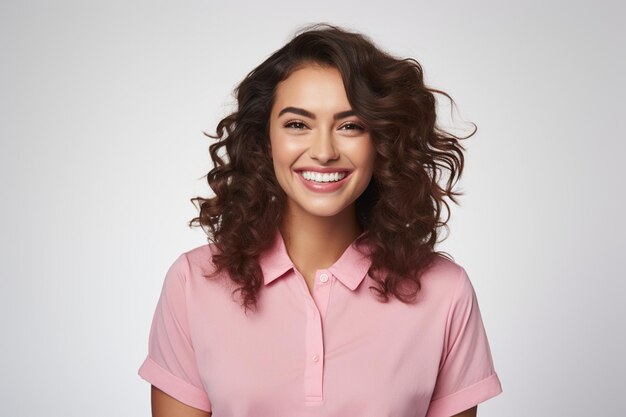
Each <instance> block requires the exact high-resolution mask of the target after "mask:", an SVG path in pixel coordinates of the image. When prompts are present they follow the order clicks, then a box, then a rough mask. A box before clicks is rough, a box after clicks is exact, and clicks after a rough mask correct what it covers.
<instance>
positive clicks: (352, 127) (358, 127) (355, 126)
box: [341, 123, 365, 130]
mask: <svg viewBox="0 0 626 417" xmlns="http://www.w3.org/2000/svg"><path fill="white" fill-rule="evenodd" d="M344 127H348V129H346V130H365V128H364V127H363V126H361V125H359V124H356V123H346V124H345V125H343V126H341V128H342V129H343V128H344Z"/></svg>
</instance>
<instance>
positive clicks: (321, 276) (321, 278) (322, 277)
mask: <svg viewBox="0 0 626 417" xmlns="http://www.w3.org/2000/svg"><path fill="white" fill-rule="evenodd" d="M320 281H322V282H326V281H328V274H322V275H320Z"/></svg>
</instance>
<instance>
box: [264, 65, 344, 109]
mask: <svg viewBox="0 0 626 417" xmlns="http://www.w3.org/2000/svg"><path fill="white" fill-rule="evenodd" d="M287 105H289V106H298V107H303V108H308V109H309V110H312V111H316V110H318V111H323V110H325V109H329V110H332V111H334V110H335V108H336V107H338V106H339V107H342V109H341V110H346V109H347V108H348V107H349V103H348V98H347V96H346V91H345V87H344V84H343V80H342V78H341V73H340V72H339V70H337V69H336V68H333V67H322V66H319V65H307V66H305V67H302V68H299V69H297V70H295V71H293V72H292V73H291V74H290V75H289V77H287V78H286V79H285V80H283V81H282V82H280V83H279V84H278V85H277V87H276V95H275V105H274V109H275V110H276V108H278V107H280V108H282V107H284V106H287ZM346 106H348V107H346ZM343 107H346V108H343Z"/></svg>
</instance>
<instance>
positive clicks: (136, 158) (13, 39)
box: [0, 0, 626, 417]
mask: <svg viewBox="0 0 626 417" xmlns="http://www.w3.org/2000/svg"><path fill="white" fill-rule="evenodd" d="M219 3H224V2H219ZM624 12H625V10H624V6H623V3H621V2H618V1H614V2H607V1H605V2H594V5H592V2H586V3H585V2H581V1H548V2H545V1H541V2H540V1H532V2H521V1H515V2H513V1H508V2H486V1H482V2H478V1H474V2H460V1H459V2H439V1H429V2H409V1H404V2H400V1H392V0H387V1H384V2H377V3H375V4H372V5H371V6H368V5H365V4H363V2H362V1H346V2H338V1H322V0H317V1H314V2H295V1H292V2H287V1H284V2H268V1H265V2H257V3H252V2H250V3H249V4H245V3H243V2H242V3H237V2H233V1H231V2H229V5H228V6H224V5H222V4H218V2H210V1H205V2H200V1H195V2H189V1H182V2H181V1H177V2H174V1H172V2H169V3H164V2H159V1H150V2H148V1H144V2H138V1H124V2H122V1H117V2H116V1H114V2H111V1H107V2H97V3H96V2H85V1H73V2H72V1H58V2H52V1H49V2H47V1H8V2H7V1H3V2H2V3H1V5H0V48H1V49H0V53H1V55H0V56H1V60H2V61H1V62H2V65H1V67H0V71H1V72H0V91H1V93H0V97H1V98H0V105H1V108H0V110H1V111H0V117H1V119H0V122H1V123H0V134H1V139H2V141H1V148H0V155H1V156H0V162H1V164H0V174H1V177H0V178H2V180H1V184H2V189H1V192H2V194H1V195H2V204H1V206H0V210H1V217H0V218H1V220H0V227H1V229H0V231H1V236H2V239H1V244H2V247H1V252H0V253H1V256H2V258H1V260H2V265H3V267H2V277H1V278H2V279H1V283H0V298H1V302H0V313H1V315H0V324H1V331H2V334H1V341H2V342H1V344H0V367H1V368H0V371H1V373H2V378H0V400H1V403H2V412H1V414H2V415H6V416H44V415H45V416H64V417H71V416H85V415H89V416H93V417H96V416H140V415H144V416H148V415H149V413H150V411H149V384H148V383H147V382H145V381H143V380H142V379H140V378H139V376H138V375H137V369H138V368H139V366H140V364H141V362H142V361H143V359H144V357H145V354H146V352H147V340H148V331H149V325H150V321H151V319H152V314H153V311H154V308H155V306H156V301H157V298H158V295H159V293H160V290H161V285H162V281H163V278H164V276H165V272H166V270H167V268H168V267H169V266H170V265H171V263H172V262H173V261H174V260H175V259H176V257H177V256H178V255H179V254H180V253H182V252H184V251H187V250H189V249H191V248H193V247H196V246H199V245H202V244H204V243H206V238H205V235H204V233H203V232H202V230H201V229H199V228H194V229H191V228H189V227H187V222H188V221H189V220H190V219H191V218H192V217H193V216H195V215H196V213H197V212H196V210H195V208H194V206H193V205H192V203H191V202H190V201H189V199H190V198H192V197H194V196H196V195H202V196H205V197H206V196H208V195H209V190H208V186H207V185H206V184H205V182H204V179H203V178H202V177H203V175H205V174H206V172H207V171H208V170H209V168H210V158H209V156H208V145H209V139H208V138H206V137H205V136H204V135H202V131H203V130H204V131H207V132H209V133H214V130H213V129H214V127H215V125H216V123H217V121H218V120H219V119H220V118H221V117H223V116H225V115H226V114H227V113H228V111H230V110H232V109H233V107H232V105H233V103H234V99H233V97H232V95H231V92H232V89H233V88H234V87H235V85H236V84H237V83H238V82H239V81H240V80H241V79H242V78H243V77H244V76H245V75H246V74H247V73H248V72H249V71H250V70H252V69H253V68H254V67H255V66H256V65H258V64H260V63H261V62H262V61H263V60H264V59H265V58H267V57H268V56H269V55H270V54H271V53H272V52H274V51H275V50H276V49H278V48H279V47H281V46H282V45H283V44H284V43H286V42H287V41H288V40H289V39H290V38H291V36H292V34H293V33H294V32H295V30H297V29H298V28H299V27H301V26H303V25H305V24H308V23H313V22H318V21H326V22H329V23H334V24H337V25H342V26H344V27H346V28H348V29H353V30H357V31H362V32H364V33H365V34H367V35H368V36H370V37H371V38H372V39H373V40H374V41H375V42H376V43H377V44H378V45H379V46H380V47H382V48H384V49H386V50H388V51H389V52H391V53H394V54H396V55H399V56H403V57H409V56H410V57H414V58H416V59H417V60H418V61H419V62H420V63H421V64H422V65H423V67H424V70H425V73H426V81H427V82H428V83H429V85H430V86H432V87H435V88H440V89H443V90H444V91H446V92H448V93H450V94H451V95H452V97H453V98H454V99H455V101H456V102H457V104H458V109H459V112H460V117H461V118H462V119H463V120H468V121H473V122H475V123H476V124H477V125H478V128H479V130H478V133H477V134H476V135H475V136H474V137H472V138H471V139H469V140H468V141H466V142H465V143H466V146H467V149H468V151H467V154H466V157H467V165H466V171H465V172H464V176H463V179H462V181H461V182H460V183H459V189H461V190H462V191H464V192H465V195H464V196H462V197H461V205H460V206H455V205H451V207H452V220H451V222H450V235H449V237H448V239H447V240H445V241H444V242H443V243H442V244H441V245H440V246H439V247H438V249H440V250H445V251H447V252H448V253H450V254H451V255H452V256H454V258H455V260H456V261H457V262H458V263H459V264H461V265H463V266H464V267H465V268H466V269H467V271H468V273H469V275H470V278H471V279H472V282H473V284H474V287H475V289H476V292H477V294H478V298H479V302H480V305H481V311H482V314H483V318H484V323H485V326H486V329H487V333H488V336H489V340H490V343H491V349H492V353H493V358H494V363H495V365H496V370H497V372H498V374H499V376H500V379H501V382H502V386H503V390H504V392H503V393H502V394H501V395H499V396H497V397H495V398H493V399H491V400H488V401H487V402H485V403H483V404H481V405H480V406H479V415H480V416H481V417H489V416H493V417H495V416H507V417H518V416H519V417H528V416H534V417H540V416H592V415H593V416H609V415H621V414H624V413H626V406H625V405H624V403H623V402H620V400H619V398H620V397H621V394H623V393H624V380H623V376H624V375H625V374H626V365H625V359H624V352H625V351H626V342H625V339H626V337H625V328H626V325H625V323H624V319H623V317H625V316H626V314H625V313H626V312H625V311H624V307H623V305H621V306H620V305H619V303H620V302H623V300H624V299H625V297H624V294H625V292H626V285H625V284H624V279H625V278H626V276H625V274H624V271H623V268H622V267H621V266H620V265H621V264H620V262H621V261H622V259H623V258H624V255H623V253H622V252H623V250H624V248H625V247H626V245H625V243H626V242H625V239H624V235H625V227H624V226H625V222H624V217H623V216H622V212H623V209H624V204H623V203H624V199H623V192H624V183H623V176H624V173H623V157H624V153H625V151H626V147H625V145H624V143H625V138H624V129H623V126H624V125H623V123H624V110H625V109H624V93H625V91H624V90H625V88H624V87H625V83H624V81H623V76H624V72H625V71H624V70H625V69H626V68H625V62H624V61H625V60H624V44H623V39H625V38H626V33H625V30H624V25H623V17H624V15H625V13H624Z"/></svg>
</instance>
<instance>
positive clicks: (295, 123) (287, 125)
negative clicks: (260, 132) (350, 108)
mask: <svg viewBox="0 0 626 417" xmlns="http://www.w3.org/2000/svg"><path fill="white" fill-rule="evenodd" d="M292 125H303V126H306V124H305V123H304V122H301V121H299V120H292V121H290V122H287V123H285V127H288V128H292V129H296V130H300V129H301V128H295V127H292ZM346 126H353V127H354V128H353V129H348V130H365V128H364V127H363V126H361V125H360V124H357V123H354V122H348V123H346V124H345V125H343V126H341V127H342V128H343V127H346Z"/></svg>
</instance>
